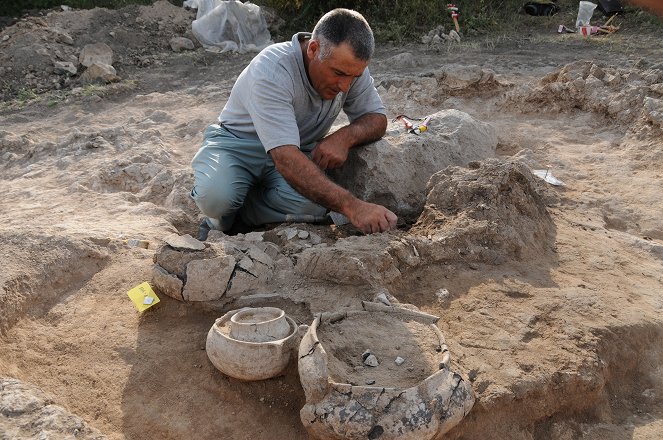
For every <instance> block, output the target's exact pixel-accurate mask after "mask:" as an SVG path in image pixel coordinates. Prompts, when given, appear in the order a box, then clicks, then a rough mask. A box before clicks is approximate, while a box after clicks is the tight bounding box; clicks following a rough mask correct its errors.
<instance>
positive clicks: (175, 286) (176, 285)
mask: <svg viewBox="0 0 663 440" xmlns="http://www.w3.org/2000/svg"><path fill="white" fill-rule="evenodd" d="M183 285H184V283H182V280H180V279H179V278H177V277H176V276H175V275H173V274H171V273H170V272H168V271H166V269H164V268H163V267H161V266H159V265H158V264H155V265H154V266H153V267H152V286H153V287H154V288H155V289H156V291H157V292H158V293H162V294H164V295H167V296H169V297H171V298H173V299H176V300H178V301H184V297H183V296H182V287H183Z"/></svg>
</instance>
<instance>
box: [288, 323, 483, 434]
mask: <svg viewBox="0 0 663 440" xmlns="http://www.w3.org/2000/svg"><path fill="white" fill-rule="evenodd" d="M378 313H388V312H386V311H385V312H375V311H371V312H369V311H356V312H346V313H344V314H341V315H339V314H323V315H318V316H317V317H316V318H315V320H314V321H313V324H312V325H311V326H310V327H309V329H308V331H307V332H306V334H305V335H304V336H303V338H302V341H301V344H300V346H299V361H298V362H299V365H298V368H299V378H300V381H301V383H302V386H303V388H304V393H305V394H306V404H305V405H304V407H303V408H302V409H301V411H300V417H301V420H302V423H303V424H304V426H305V427H306V429H307V431H308V432H309V434H310V435H311V436H312V437H314V438H319V439H325V440H329V439H346V440H347V439H357V440H358V439H362V440H363V439H367V438H368V439H380V440H396V439H398V440H427V439H432V438H435V437H437V436H440V435H442V434H443V433H445V432H447V431H448V430H449V429H451V428H452V427H453V426H455V425H456V424H457V423H458V422H460V420H462V418H463V417H464V416H465V415H466V414H467V413H468V412H469V411H470V409H471V408H472V406H473V405H474V393H473V392H472V388H471V386H470V383H469V382H468V381H467V380H464V379H463V378H462V377H461V376H460V375H459V374H457V373H454V372H453V371H451V370H450V369H449V353H448V349H447V347H446V344H445V341H444V337H443V335H442V333H441V332H440V331H439V329H438V328H437V326H435V324H434V323H430V322H428V323H426V325H430V326H431V327H430V328H429V330H427V331H430V332H433V333H428V334H429V335H431V334H432V335H433V336H431V337H430V340H432V341H434V340H435V336H434V335H437V337H438V338H439V345H437V347H435V349H433V352H432V353H430V352H426V353H422V356H427V357H426V359H437V360H438V361H439V364H438V365H434V363H433V362H432V361H431V362H429V365H431V371H430V372H429V373H428V374H430V375H429V376H426V372H425V370H424V371H422V377H423V380H419V379H416V380H417V381H418V382H417V381H415V382H414V383H409V384H407V385H406V386H393V385H390V384H389V382H388V378H387V380H385V382H384V383H383V384H379V383H378V384H376V385H372V386H368V385H364V382H360V381H359V380H353V381H354V382H355V384H353V383H339V382H336V381H335V380H334V378H333V377H332V376H333V374H332V354H331V352H330V353H328V352H327V350H329V347H327V350H325V342H326V341H325V340H324V338H323V340H321V339H319V338H318V336H319V335H322V334H323V333H324V332H325V328H324V326H333V325H335V323H338V322H339V321H340V320H342V319H346V318H347V317H350V316H354V317H355V318H357V317H358V319H359V320H360V322H362V320H365V321H366V322H368V321H370V320H371V318H372V317H371V314H378ZM403 313H405V314H407V315H410V316H405V314H401V316H402V317H403V319H411V318H412V315H413V313H412V312H411V311H409V310H408V311H405V312H403ZM422 317H424V318H426V319H428V318H429V317H430V315H425V316H424V315H423V314H422ZM355 321H356V319H355ZM321 331H322V333H321ZM392 333H393V332H390V331H389V328H388V326H387V328H385V329H377V334H378V335H380V334H383V335H384V337H385V338H387V339H386V341H387V342H386V343H387V344H389V343H392V342H393V343H394V344H397V343H398V342H397V340H396V338H395V337H393V336H392ZM342 336H347V339H348V341H341V342H340V344H339V345H337V346H336V350H338V352H340V353H341V354H347V352H348V349H350V350H352V349H358V350H363V349H364V348H365V344H364V342H363V341H361V340H357V337H354V338H353V336H354V335H349V334H348V332H343V333H342ZM413 345H416V343H414V342H413ZM339 347H340V349H339ZM358 353H361V351H358ZM410 353H412V352H410ZM337 354H338V353H337ZM438 355H439V357H436V356H438ZM351 356H352V359H354V358H355V357H356V356H354V355H351ZM337 359H338V357H337V356H334V362H337ZM422 359H423V358H422ZM385 361H387V360H386V359H385ZM405 366H406V365H403V367H405ZM359 368H360V370H359V371H364V372H365V369H363V367H359ZM367 368H368V367H367ZM348 371H350V373H349V374H350V375H352V374H353V373H352V371H351V370H348ZM362 374H363V373H362ZM368 382H373V381H368ZM368 382H366V383H368Z"/></svg>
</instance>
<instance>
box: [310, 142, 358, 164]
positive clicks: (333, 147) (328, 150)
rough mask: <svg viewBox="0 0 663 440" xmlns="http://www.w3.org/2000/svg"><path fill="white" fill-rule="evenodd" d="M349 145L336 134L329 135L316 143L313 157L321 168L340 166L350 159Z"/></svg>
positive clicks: (314, 161)
mask: <svg viewBox="0 0 663 440" xmlns="http://www.w3.org/2000/svg"><path fill="white" fill-rule="evenodd" d="M349 150H350V147H349V146H345V145H343V143H342V142H339V141H338V139H335V138H334V136H333V135H332V136H328V137H326V138H324V139H323V140H322V141H320V142H319V143H318V145H316V147H315V149H314V150H313V156H312V157H311V159H312V160H313V163H315V164H316V165H317V166H318V167H319V168H320V169H321V170H326V169H334V168H338V167H340V166H341V165H343V164H344V163H345V161H346V160H347V159H348V151H349Z"/></svg>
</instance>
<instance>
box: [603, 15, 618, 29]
mask: <svg viewBox="0 0 663 440" xmlns="http://www.w3.org/2000/svg"><path fill="white" fill-rule="evenodd" d="M616 16H617V14H613V15H612V16H610V18H608V21H606V22H605V23H604V24H603V27H606V26H607V25H609V24H610V22H612V20H613V19H614V18H615V17H616Z"/></svg>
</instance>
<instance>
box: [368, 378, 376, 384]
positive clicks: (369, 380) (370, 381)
mask: <svg viewBox="0 0 663 440" xmlns="http://www.w3.org/2000/svg"><path fill="white" fill-rule="evenodd" d="M366 385H375V381H374V380H373V379H367V380H366Z"/></svg>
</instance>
